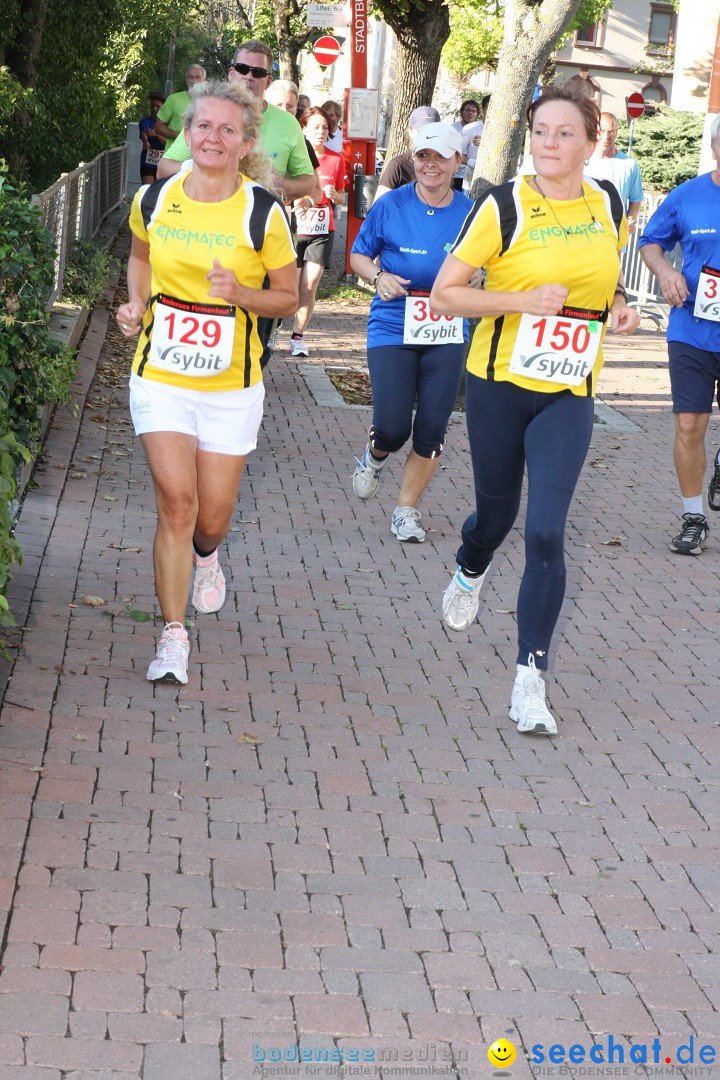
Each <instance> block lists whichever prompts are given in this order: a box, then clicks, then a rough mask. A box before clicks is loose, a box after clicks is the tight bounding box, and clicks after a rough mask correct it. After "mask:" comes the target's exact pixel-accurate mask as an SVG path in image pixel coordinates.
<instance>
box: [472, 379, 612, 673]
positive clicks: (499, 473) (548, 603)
mask: <svg viewBox="0 0 720 1080" xmlns="http://www.w3.org/2000/svg"><path fill="white" fill-rule="evenodd" d="M466 407H467V427H468V435H469V438H470V453H471V455H472V464H473V475H474V481H475V500H476V510H475V512H474V513H472V514H471V515H470V517H469V518H468V519H467V521H466V522H465V524H464V525H463V530H462V544H461V546H460V548H459V550H458V553H457V560H458V563H459V564H460V565H461V566H462V567H464V568H465V569H466V570H470V571H472V572H473V573H481V572H482V571H483V570H485V568H486V567H487V566H488V565H489V563H490V560H491V559H492V557H493V554H494V552H495V551H496V550H497V548H498V547H499V546H500V544H501V543H502V542H503V540H504V539H505V537H506V536H507V534H508V533H509V532H510V529H511V528H512V526H513V524H514V522H515V518H516V517H517V513H518V509H519V506H520V494H521V491H522V482H523V472H524V468H525V463H526V462H527V471H528V503H527V516H526V521H525V572H524V574H523V578H522V582H521V584H520V592H519V595H518V602H517V621H518V663H519V664H527V662H528V656H529V655H530V654H531V653H532V654H533V655H534V657H535V663H536V665H537V667H538V668H540V669H542V670H544V669H546V668H547V666H548V650H549V648H550V643H551V640H552V635H553V632H554V630H555V624H556V623H557V620H558V616H559V614H560V608H561V607H562V602H563V598H564V596H565V553H564V548H565V522H566V520H567V515H568V510H569V508H570V503H571V501H572V497H573V494H574V492H575V486H576V484H577V481H578V477H579V476H580V470H581V469H582V466H583V462H584V461H585V456H586V454H587V451H588V447H589V445H590V439H591V436H592V430H593V415H594V400H593V398H588V397H577V396H576V395H574V394H571V393H570V391H569V390H561V391H559V392H558V393H549V394H545V393H537V392H535V391H533V390H524V389H522V388H521V387H519V386H515V384H514V383H510V382H490V381H488V380H487V379H480V378H478V377H477V376H476V375H471V374H470V373H468V377H467V406H466Z"/></svg>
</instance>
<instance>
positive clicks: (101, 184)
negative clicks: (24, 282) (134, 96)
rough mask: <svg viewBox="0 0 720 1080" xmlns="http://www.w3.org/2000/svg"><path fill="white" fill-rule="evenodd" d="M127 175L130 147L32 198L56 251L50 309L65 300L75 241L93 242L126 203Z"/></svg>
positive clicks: (107, 154) (101, 158) (65, 176)
mask: <svg viewBox="0 0 720 1080" xmlns="http://www.w3.org/2000/svg"><path fill="white" fill-rule="evenodd" d="M126 174H127V146H125V145H123V146H115V147H113V149H112V150H104V151H103V152H102V153H101V154H98V155H97V157H95V158H93V160H92V161H90V162H88V163H87V164H85V163H82V164H80V165H78V167H77V169H74V170H73V171H72V172H70V173H63V175H62V176H61V177H60V179H59V180H56V181H55V183H54V184H53V185H52V186H51V187H49V188H46V190H45V191H42V192H40V194H39V195H33V197H32V205H33V206H37V207H39V208H40V216H41V218H42V222H43V225H44V226H45V228H46V229H47V230H48V232H49V233H50V237H51V239H52V242H53V246H54V248H55V274H54V279H53V288H52V292H51V293H50V295H49V297H48V307H49V306H50V305H51V304H53V303H54V302H55V301H56V300H57V299H58V297H60V296H62V289H63V279H64V276H65V263H66V261H67V256H68V252H69V250H70V246H71V245H72V243H73V241H74V240H92V238H93V237H94V236H95V235H96V233H97V231H98V229H99V228H100V226H101V225H102V223H103V221H104V220H105V218H106V217H107V216H108V214H109V213H110V212H111V211H112V210H115V209H116V208H117V207H118V206H120V204H121V203H122V201H123V198H124V194H125V181H126Z"/></svg>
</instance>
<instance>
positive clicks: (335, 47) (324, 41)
mask: <svg viewBox="0 0 720 1080" xmlns="http://www.w3.org/2000/svg"><path fill="white" fill-rule="evenodd" d="M339 55H340V44H339V42H338V41H337V40H336V39H335V38H334V37H331V36H330V35H329V34H325V36H324V37H320V38H318V39H317V41H316V42H315V48H314V49H313V56H314V57H315V59H316V60H317V62H318V64H320V66H321V67H328V66H329V65H330V64H334V63H335V61H336V60H337V58H338V56H339Z"/></svg>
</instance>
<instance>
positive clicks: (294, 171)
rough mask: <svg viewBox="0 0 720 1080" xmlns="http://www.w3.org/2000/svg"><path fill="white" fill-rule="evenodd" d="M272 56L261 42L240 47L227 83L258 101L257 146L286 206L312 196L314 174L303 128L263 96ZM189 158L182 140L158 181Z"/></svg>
mask: <svg viewBox="0 0 720 1080" xmlns="http://www.w3.org/2000/svg"><path fill="white" fill-rule="evenodd" d="M272 67H273V56H272V52H271V50H270V49H269V47H268V46H267V45H266V44H265V43H264V42H263V41H257V40H252V41H246V42H245V43H244V44H243V45H241V46H240V47H239V48H238V50H237V52H236V53H235V57H234V59H233V62H232V64H231V65H230V70H229V72H228V81H229V82H240V83H242V84H243V86H244V87H245V88H246V89H247V90H248V91H249V92H250V93H251V94H252V95H253V97H255V98H257V99H258V100H259V101H260V102H261V103H262V105H261V107H262V110H263V118H262V124H261V127H260V142H261V143H262V145H263V147H264V148H265V150H267V152H268V154H269V155H270V157H271V159H272V163H273V167H274V169H275V178H274V179H275V185H276V187H277V188H278V190H279V191H281V192H282V195H283V199H284V200H285V201H286V202H292V201H293V200H294V199H299V198H302V196H303V195H311V194H312V191H313V188H314V187H315V173H314V171H313V167H312V164H311V163H310V158H309V156H308V152H307V147H306V146H305V137H304V135H303V133H302V128H301V127H300V125H299V124H298V122H297V120H296V119H295V117H294V116H291V114H290V113H287V112H284V111H283V110H282V109H278V108H277V107H276V106H275V105H270V104H269V102H267V101H265V99H264V95H265V91H266V90H267V88H268V86H269V85H270V83H271V82H272ZM189 157H190V151H189V149H188V147H187V143H186V142H185V138H184V136H183V137H182V138H179V139H177V140H176V142H175V143H174V144H173V146H172V147H171V148H170V150H169V151H167V152H166V153H165V154H164V156H163V157H162V158H161V159H160V162H159V164H158V173H157V176H158V180H162V179H163V177H165V176H170V175H172V173H174V172H178V171H179V169H180V166H181V164H182V162H183V161H187V160H188V159H189Z"/></svg>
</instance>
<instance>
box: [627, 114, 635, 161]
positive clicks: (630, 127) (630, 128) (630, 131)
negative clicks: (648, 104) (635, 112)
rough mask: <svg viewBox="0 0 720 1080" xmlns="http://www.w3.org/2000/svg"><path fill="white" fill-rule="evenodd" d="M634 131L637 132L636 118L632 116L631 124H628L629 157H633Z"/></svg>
mask: <svg viewBox="0 0 720 1080" xmlns="http://www.w3.org/2000/svg"><path fill="white" fill-rule="evenodd" d="M634 131H635V117H634V116H631V117H630V123H629V124H628V148H627V154H628V157H632V142H633V132H634Z"/></svg>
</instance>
